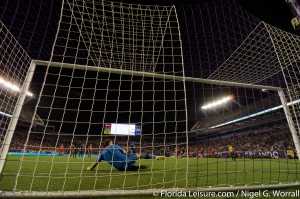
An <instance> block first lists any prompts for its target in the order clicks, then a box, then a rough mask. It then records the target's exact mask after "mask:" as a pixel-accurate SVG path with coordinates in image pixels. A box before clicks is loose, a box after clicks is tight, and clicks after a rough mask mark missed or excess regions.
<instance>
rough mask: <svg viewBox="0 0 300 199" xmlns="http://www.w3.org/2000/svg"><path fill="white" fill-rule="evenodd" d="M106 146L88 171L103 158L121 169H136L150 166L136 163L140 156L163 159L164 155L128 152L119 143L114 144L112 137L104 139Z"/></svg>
mask: <svg viewBox="0 0 300 199" xmlns="http://www.w3.org/2000/svg"><path fill="white" fill-rule="evenodd" d="M104 147H105V148H104V149H103V151H102V152H101V153H100V155H99V156H98V158H97V159H96V161H95V162H94V163H93V164H92V165H91V166H89V167H88V168H87V170H88V171H89V170H92V169H94V168H95V167H96V166H97V165H98V163H99V162H101V161H102V160H105V161H106V162H108V163H109V164H110V165H112V166H113V167H115V168H116V169H118V170H119V171H136V170H139V169H146V168H148V167H149V165H140V166H137V165H135V161H136V160H138V159H140V158H143V159H163V157H162V156H156V155H153V154H149V153H131V154H127V151H126V150H125V149H123V148H121V147H120V146H119V145H116V144H113V142H112V140H111V139H106V140H105V141H104Z"/></svg>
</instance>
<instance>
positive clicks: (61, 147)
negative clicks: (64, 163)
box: [58, 144, 64, 156]
mask: <svg viewBox="0 0 300 199" xmlns="http://www.w3.org/2000/svg"><path fill="white" fill-rule="evenodd" d="M63 153H64V144H61V145H60V147H59V150H58V156H62V155H63Z"/></svg>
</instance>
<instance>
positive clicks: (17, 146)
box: [10, 128, 295, 157]
mask: <svg viewBox="0 0 300 199" xmlns="http://www.w3.org/2000/svg"><path fill="white" fill-rule="evenodd" d="M77 138H78V139H77ZM80 138H81V137H76V139H75V138H73V139H70V138H69V137H68V138H67V137H66V138H65V139H62V138H60V139H59V141H57V136H44V135H43V134H33V135H30V136H29V139H28V142H27V145H26V148H25V149H24V146H25V142H26V140H27V135H26V134H24V132H15V134H14V136H13V139H12V142H11V145H10V151H26V152H51V153H58V152H59V151H61V152H62V153H64V154H70V155H74V153H75V154H78V155H79V156H80V154H81V153H83V154H84V153H88V150H91V149H89V146H92V153H98V152H99V151H100V150H101V149H100V148H99V146H100V140H99V139H88V140H86V139H82V140H81V139H80ZM163 139H164V138H161V139H157V140H155V142H153V140H147V139H135V140H134V139H132V140H130V141H128V137H126V136H125V137H116V138H115V142H117V143H118V145H120V146H121V147H123V148H125V149H127V150H128V151H130V150H134V151H135V152H139V151H143V152H147V153H153V154H156V155H164V156H178V157H179V156H180V157H184V156H191V157H207V156H211V151H212V150H213V151H214V154H218V153H220V152H226V151H228V146H230V145H231V146H233V147H234V150H235V151H236V152H238V151H251V152H259V151H278V150H284V151H285V150H288V149H291V150H295V149H294V148H295V147H294V144H293V140H292V137H291V134H290V132H289V131H288V129H286V128H283V129H280V128H274V129H265V130H260V131H251V132H243V133H236V134H228V135H223V136H217V137H214V138H200V139H199V138H198V139H195V137H194V138H193V139H189V144H188V145H187V144H186V143H185V142H177V143H174V142H172V141H168V139H166V140H163ZM70 140H72V142H70ZM130 145H131V146H130ZM75 157H76V156H75Z"/></svg>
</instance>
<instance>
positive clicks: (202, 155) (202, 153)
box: [199, 147, 204, 158]
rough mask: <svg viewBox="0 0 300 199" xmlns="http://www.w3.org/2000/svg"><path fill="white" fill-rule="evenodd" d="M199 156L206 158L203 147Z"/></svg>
mask: <svg viewBox="0 0 300 199" xmlns="http://www.w3.org/2000/svg"><path fill="white" fill-rule="evenodd" d="M199 156H200V158H204V149H203V148H202V147H201V148H200V150H199Z"/></svg>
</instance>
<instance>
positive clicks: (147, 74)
mask: <svg viewBox="0 0 300 199" xmlns="http://www.w3.org/2000/svg"><path fill="white" fill-rule="evenodd" d="M33 62H34V63H35V64H36V65H39V66H51V67H61V68H70V69H78V70H89V71H97V72H106V73H114V74H123V75H134V76H141V77H150V78H158V79H169V80H176V81H186V82H195V83H205V84H214V85H223V86H235V87H243V88H254V89H265V90H272V91H280V90H281V88H280V87H272V86H264V85H255V84H246V83H240V82H229V81H220V80H212V79H203V78H195V77H182V76H176V75H166V74H159V73H151V72H142V71H132V70H124V69H116V68H107V67H101V66H97V67H96V66H88V65H80V64H69V63H61V62H49V61H42V60H33Z"/></svg>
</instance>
